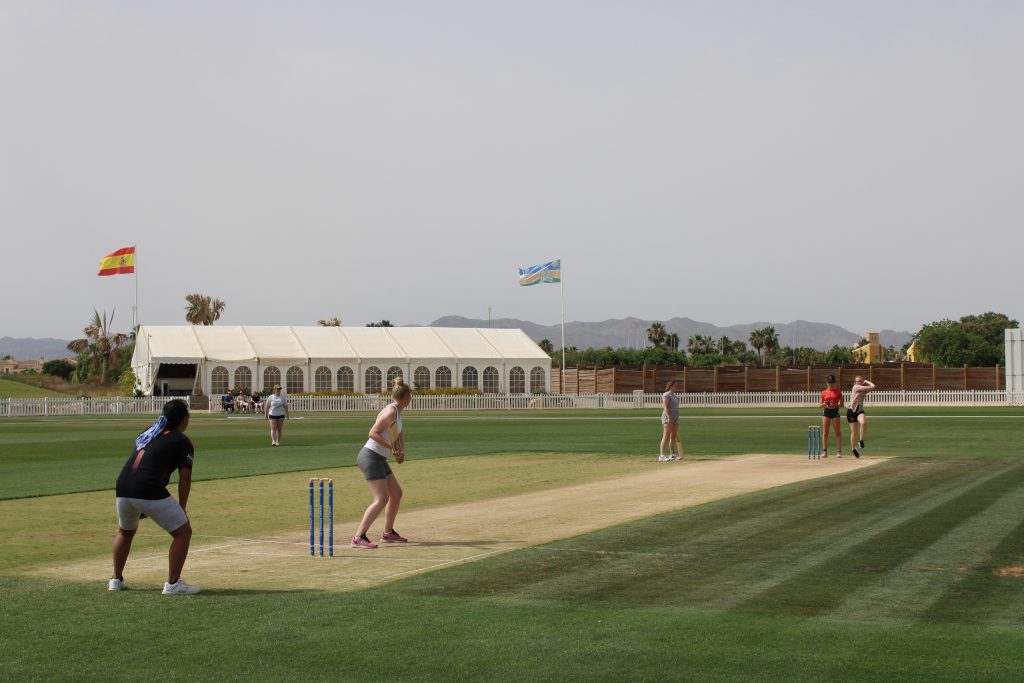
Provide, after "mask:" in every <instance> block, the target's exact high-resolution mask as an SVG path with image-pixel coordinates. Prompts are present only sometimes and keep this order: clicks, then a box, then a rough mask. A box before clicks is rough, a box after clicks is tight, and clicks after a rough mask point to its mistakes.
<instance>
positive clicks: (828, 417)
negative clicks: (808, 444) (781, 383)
mask: <svg viewBox="0 0 1024 683" xmlns="http://www.w3.org/2000/svg"><path fill="white" fill-rule="evenodd" d="M818 407H820V408H821V409H822V411H821V432H822V437H821V443H822V446H823V447H824V449H823V450H822V453H821V457H823V458H827V457H828V429H829V426H833V427H835V428H836V446H837V448H838V449H839V457H840V458H841V457H843V431H842V428H841V427H840V426H839V425H840V422H839V409H840V408H842V407H843V392H841V391H840V390H839V389H837V388H836V376H835V375H829V376H828V386H827V387H825V388H824V389H823V390H822V392H821V402H820V403H819V404H818Z"/></svg>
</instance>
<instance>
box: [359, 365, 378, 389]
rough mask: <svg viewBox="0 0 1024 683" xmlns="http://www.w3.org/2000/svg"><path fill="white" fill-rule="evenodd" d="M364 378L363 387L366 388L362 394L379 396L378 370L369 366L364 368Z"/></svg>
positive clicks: (373, 366)
mask: <svg viewBox="0 0 1024 683" xmlns="http://www.w3.org/2000/svg"><path fill="white" fill-rule="evenodd" d="M365 375H366V376H365V377H364V379H363V386H364V387H366V388H365V389H364V390H363V393H366V394H379V393H380V380H381V372H380V368H378V367H377V366H375V365H371V366H370V367H368V368H366V373H365Z"/></svg>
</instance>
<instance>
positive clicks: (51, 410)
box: [0, 390, 1024, 417]
mask: <svg viewBox="0 0 1024 683" xmlns="http://www.w3.org/2000/svg"><path fill="white" fill-rule="evenodd" d="M677 395H678V396H679V404H680V406H681V407H683V408H808V407H816V406H817V405H818V396H819V394H818V392H814V391H793V392H774V391H749V392H742V391H739V392H718V393H702V394H677ZM181 398H182V399H183V400H185V401H188V397H187V396H183V397H181ZM167 400H168V399H167V398H166V397H163V396H141V397H117V396H115V397H109V398H5V399H0V417H34V416H44V415H132V414H153V413H159V412H160V410H161V409H162V408H163V405H164V403H165V402H166V401H167ZM388 402H389V399H388V398H386V397H383V396H289V397H288V407H289V409H290V410H293V411H296V412H347V411H363V412H372V411H377V410H380V409H381V408H383V407H384V406H385V405H387V403H388ZM867 404H868V406H870V407H874V406H992V407H999V406H1011V405H1012V406H1024V392H1020V391H1017V392H1012V391H996V390H991V391H970V390H952V391H873V392H871V394H870V395H869V396H868V398H867ZM660 407H661V394H644V393H641V392H634V393H631V394H588V395H585V396H560V395H548V394H545V395H541V396H530V395H526V394H485V395H478V396H416V395H413V399H412V405H411V406H410V409H412V410H438V411H452V410H463V411H474V410H525V409H530V408H532V409H559V408H598V409H600V408H643V409H657V408H660ZM209 410H210V412H211V413H219V412H221V411H222V410H223V408H222V407H221V402H220V397H217V396H213V397H210V408H209Z"/></svg>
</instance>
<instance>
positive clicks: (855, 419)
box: [846, 375, 875, 458]
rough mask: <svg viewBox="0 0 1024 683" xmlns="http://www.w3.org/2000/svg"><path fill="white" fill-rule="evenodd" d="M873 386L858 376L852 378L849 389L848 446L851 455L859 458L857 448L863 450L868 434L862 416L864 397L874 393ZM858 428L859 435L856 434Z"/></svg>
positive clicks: (866, 423)
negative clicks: (851, 384) (850, 449)
mask: <svg viewBox="0 0 1024 683" xmlns="http://www.w3.org/2000/svg"><path fill="white" fill-rule="evenodd" d="M874 389H875V385H874V383H873V382H871V381H870V380H866V379H864V378H863V377H861V376H860V375H858V376H857V377H855V378H854V380H853V388H852V389H850V407H849V408H847V409H846V421H847V422H849V423H850V446H851V447H852V448H853V455H854V456H855V457H858V458H859V457H860V451H859V450H857V447H858V446H860V448H864V435H865V434H867V433H868V416H867V415H865V414H864V395H865V394H867V393H868V392H869V391H874ZM858 428H859V431H860V434H858V433H857V432H858Z"/></svg>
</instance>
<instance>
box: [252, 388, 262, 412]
mask: <svg viewBox="0 0 1024 683" xmlns="http://www.w3.org/2000/svg"><path fill="white" fill-rule="evenodd" d="M249 399H250V400H251V401H252V412H254V413H262V412H263V396H262V395H261V394H260V393H259V392H258V391H256V390H255V389H253V390H252V396H250V397H249Z"/></svg>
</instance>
